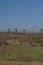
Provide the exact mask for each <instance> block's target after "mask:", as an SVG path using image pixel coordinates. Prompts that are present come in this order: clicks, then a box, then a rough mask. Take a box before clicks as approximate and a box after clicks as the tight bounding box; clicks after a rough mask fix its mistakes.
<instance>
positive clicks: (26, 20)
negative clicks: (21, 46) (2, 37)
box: [0, 0, 43, 31]
mask: <svg viewBox="0 0 43 65" xmlns="http://www.w3.org/2000/svg"><path fill="white" fill-rule="evenodd" d="M8 28H11V29H13V30H14V29H15V28H18V30H22V29H27V30H32V31H38V30H39V29H40V28H43V0H0V30H7V29H8Z"/></svg>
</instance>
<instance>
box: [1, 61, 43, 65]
mask: <svg viewBox="0 0 43 65" xmlns="http://www.w3.org/2000/svg"><path fill="white" fill-rule="evenodd" d="M0 65H43V62H14V61H0Z"/></svg>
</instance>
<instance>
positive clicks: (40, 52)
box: [0, 45, 43, 59]
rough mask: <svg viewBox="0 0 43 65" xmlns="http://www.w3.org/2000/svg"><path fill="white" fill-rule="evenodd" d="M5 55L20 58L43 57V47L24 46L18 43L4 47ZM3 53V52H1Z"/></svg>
mask: <svg viewBox="0 0 43 65" xmlns="http://www.w3.org/2000/svg"><path fill="white" fill-rule="evenodd" d="M3 51H4V52H5V53H4V52H3V53H4V54H5V57H7V58H8V57H9V58H12V59H14V58H18V57H29V56H31V57H32V58H43V47H24V46H18V45H8V46H6V47H5V49H3ZM0 55H2V54H0Z"/></svg>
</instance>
